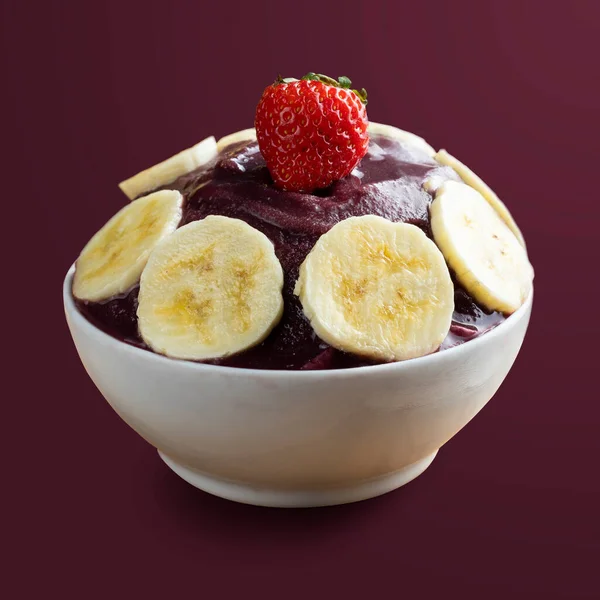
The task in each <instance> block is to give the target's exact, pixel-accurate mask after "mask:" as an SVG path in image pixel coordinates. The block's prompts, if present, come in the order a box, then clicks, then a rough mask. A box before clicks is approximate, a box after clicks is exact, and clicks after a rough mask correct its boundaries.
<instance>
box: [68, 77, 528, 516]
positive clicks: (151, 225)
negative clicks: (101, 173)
mask: <svg viewBox="0 0 600 600" xmlns="http://www.w3.org/2000/svg"><path fill="white" fill-rule="evenodd" d="M365 106H366V94H365V93H364V90H361V91H355V90H351V89H350V84H349V80H347V79H346V78H340V79H339V81H337V82H336V81H335V80H332V79H329V78H327V77H324V76H321V75H315V74H309V75H308V76H307V77H305V78H302V79H301V80H294V79H287V80H282V79H278V81H276V82H275V83H274V84H273V85H272V86H269V87H268V88H267V89H266V90H265V93H264V94H263V97H262V98H261V100H260V102H259V105H258V108H257V114H256V120H255V126H256V127H255V128H251V129H247V130H243V131H241V132H237V133H235V134H231V135H229V136H226V137H225V138H222V139H220V140H219V141H216V140H215V138H213V137H210V138H207V139H205V140H203V141H202V142H200V143H199V144H197V145H196V146H194V147H192V148H189V149H187V150H184V151H183V152H181V153H179V154H177V155H175V156H174V157H172V158H170V159H168V160H166V161H163V162H162V163H159V164H158V165H155V166H154V167H151V168H150V169H147V170H145V171H143V172H142V173H139V174H138V175H136V176H134V177H132V178H130V179H129V180H127V181H125V182H123V183H122V184H121V189H122V190H123V191H124V192H125V194H126V195H127V196H128V197H129V199H130V202H129V203H128V204H127V205H126V206H125V207H124V208H123V209H122V210H121V211H119V212H118V213H117V214H116V215H115V216H114V217H113V218H112V219H111V220H109V221H108V223H107V224H106V225H105V226H104V227H103V228H102V229H101V230H100V231H99V232H98V233H97V234H96V235H95V236H94V237H93V238H92V239H91V240H90V242H89V243H88V244H87V245H86V247H85V248H84V249H83V250H82V252H81V254H80V256H79V258H78V259H77V261H76V262H75V264H74V265H73V267H72V268H71V269H70V271H69V273H68V275H67V277H66V279H65V284H64V301H65V311H66V315H67V321H68V323H69V327H70V330H71V333H72V336H73V339H74V341H75V345H76V347H77V349H78V352H79V355H80V357H81V359H82V362H83V364H84V366H85V368H86V370H87V371H88V373H89V375H90V377H91V378H92V380H93V381H94V383H95V384H96V385H97V387H98V388H99V390H100V391H101V392H102V394H103V395H104V396H105V398H106V399H107V400H108V402H109V403H110V404H111V406H112V407H113V408H114V409H115V411H116V412H117V413H118V414H119V415H120V416H121V417H122V418H123V419H124V420H125V421H126V422H127V423H128V424H129V425H130V426H131V427H132V428H133V429H134V430H135V431H137V432H138V433H139V434H140V435H141V436H142V437H144V438H145V439H146V440H147V441H148V442H149V443H151V444H152V445H153V446H154V447H156V448H157V449H158V450H159V453H160V455H161V457H162V458H163V460H164V461H165V462H166V463H167V465H169V466H170V467H171V468H172V469H173V470H174V471H175V472H176V473H178V474H179V475H180V476H181V477H183V478H184V479H185V480H187V481H189V482H190V483H192V484H193V485H195V486H196V487H199V488H201V489H204V490H206V491H208V492H211V493H214V494H216V495H220V496H223V497H226V498H229V499H233V500H237V501H241V502H248V503H252V504H261V505H269V506H315V505H325V504H338V503H343V502H351V501H355V500H361V499H365V498H368V497H371V496H375V495H379V494H381V493H385V492H387V491H390V490H392V489H395V488H397V487H399V486H400V485H403V484H404V483H407V482H408V481H410V480H411V479H413V478H414V477H416V476H417V475H419V474H420V473H421V472H422V471H423V470H424V469H425V468H427V466H428V465H429V464H430V462H431V461H432V460H433V457H434V456H435V453H436V452H437V450H438V449H439V448H440V447H441V446H442V445H443V444H444V443H445V442H446V441H447V440H448V439H450V437H452V436H453V435H454V434H455V433H456V432H457V431H459V430H460V429H461V428H462V427H463V426H464V425H465V424H466V423H467V422H468V421H469V420H470V419H471V418H472V417H473V416H474V415H475V414H476V413H477V412H478V411H479V410H480V409H481V408H482V407H483V406H484V405H485V403H486V402H487V401H488V400H489V399H490V398H491V397H492V396H493V394H494V393H495V392H496V390H497V389H498V387H499V386H500V384H501V383H502V381H503V379H504V378H505V376H506V374H507V373H508V371H509V369H510V367H511V366H512V364H513V362H514V360H515V358H516V356H517V353H518V351H519V348H520V346H521V343H522V341H523V338H524V335H525V332H526V329H527V324H528V321H529V315H530V312H531V305H532V298H533V285H532V280H533V269H532V267H531V265H530V263H529V260H528V258H527V250H526V248H525V242H524V239H523V236H522V234H521V232H520V230H519V228H518V227H517V225H516V223H515V222H514V219H513V218H512V217H511V215H510V213H509V212H508V209H507V208H506V206H505V205H504V204H503V203H502V202H501V201H500V199H499V198H498V197H497V196H496V194H494V192H493V191H492V190H491V189H490V188H489V187H488V186H487V185H486V184H485V183H484V182H483V181H482V180H481V179H480V178H479V177H478V176H477V175H475V174H474V173H473V172H472V171H471V170H470V169H469V168H468V167H467V166H466V165H464V164H463V163H462V162H460V161H459V160H458V159H456V158H454V157H453V156H452V155H450V154H449V153H448V152H446V151H445V150H440V151H436V150H435V149H434V148H433V147H431V146H430V145H429V144H428V143H427V142H425V140H423V139H422V138H420V137H419V136H416V135H414V134H412V133H409V132H407V131H404V130H401V129H398V128H396V127H392V126H389V125H383V124H378V123H369V122H368V120H367V117H366V108H365Z"/></svg>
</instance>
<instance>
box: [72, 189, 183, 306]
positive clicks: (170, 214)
mask: <svg viewBox="0 0 600 600" xmlns="http://www.w3.org/2000/svg"><path fill="white" fill-rule="evenodd" d="M182 202H183V197H182V195H181V194H180V193H179V192H176V191H173V190H161V191H159V192H154V193H153V194H149V195H148V196H144V197H143V198H140V199H139V200H134V201H133V202H131V203H130V204H128V205H127V206H125V207H124V208H122V209H121V210H120V211H119V212H118V213H117V214H116V215H115V216H114V217H113V218H112V219H110V221H108V223H106V225H104V227H102V229H100V231H98V233H96V235H95V236H94V237H93V238H92V239H91V240H90V241H89V242H88V243H87V245H86V246H85V248H84V249H83V250H82V251H81V254H80V255H79V258H78V259H77V263H76V270H75V277H74V279H73V294H74V295H75V297H76V298H79V299H81V300H88V301H92V302H99V301H101V300H106V299H108V298H111V297H112V296H116V295H117V294H122V293H124V292H126V291H127V290H128V289H129V288H131V287H132V286H133V285H135V284H136V283H137V282H138V280H139V278H140V275H141V274H142V270H143V269H144V267H145V266H146V262H147V261H148V257H149V256H150V252H151V251H152V250H153V248H154V247H155V246H156V245H157V244H158V242H160V240H162V239H163V238H164V237H166V236H168V235H169V234H171V233H173V231H175V229H176V228H177V226H178V225H179V221H180V220H181V205H182Z"/></svg>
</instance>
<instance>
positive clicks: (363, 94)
mask: <svg viewBox="0 0 600 600" xmlns="http://www.w3.org/2000/svg"><path fill="white" fill-rule="evenodd" d="M302 80H303V81H320V82H321V83H324V84H325V85H331V86H333V87H338V88H342V89H344V90H350V86H351V85H352V81H350V79H349V78H348V77H346V76H344V75H342V76H341V77H338V79H337V81H336V80H335V79H333V77H328V76H327V75H322V74H320V73H312V72H311V73H307V74H306V75H305V76H304V77H302ZM293 81H298V80H297V79H294V78H293V77H286V78H283V77H282V76H281V75H278V76H277V79H276V80H275V84H276V85H279V84H280V83H292V82H293ZM350 91H352V92H354V93H355V94H356V95H357V96H358V97H359V98H360V101H361V102H362V103H363V104H364V105H365V106H366V105H367V90H365V88H361V89H360V90H350Z"/></svg>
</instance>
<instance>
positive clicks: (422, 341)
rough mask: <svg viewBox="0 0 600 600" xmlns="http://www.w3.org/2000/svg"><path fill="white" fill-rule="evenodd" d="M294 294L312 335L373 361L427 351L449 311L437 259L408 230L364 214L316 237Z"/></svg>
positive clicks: (445, 275)
mask: <svg viewBox="0 0 600 600" xmlns="http://www.w3.org/2000/svg"><path fill="white" fill-rule="evenodd" d="M294 293H295V294H296V295H297V296H299V297H300V301H301V303H302V307H303V309H304V313H305V315H306V316H307V317H308V319H309V320H310V322H311V324H312V326H313V329H314V330H315V332H316V333H317V335H318V336H319V337H320V338H321V339H323V340H324V341H325V342H327V343H328V344H330V345H331V346H333V347H335V348H338V349H340V350H343V351H345V352H351V353H353V354H359V355H363V356H367V357H370V358H374V359H378V360H387V361H393V360H404V359H408V358H414V357H417V356H422V355H424V354H429V353H431V352H434V351H435V350H436V349H437V348H438V347H439V346H440V344H441V343H442V341H443V340H444V338H445V337H446V335H447V334H448V330H449V329H450V322H451V319H452V312H453V310H454V286H453V284H452V280H451V278H450V273H449V271H448V267H447V266H446V263H445V262H444V257H443V256H442V253H441V252H440V251H439V250H438V248H437V247H436V245H435V244H434V243H433V242H432V241H431V240H430V239H429V238H427V236H426V235H425V234H424V233H423V232H422V231H421V230H420V229H419V228H418V227H416V226H415V225H408V224H405V223H392V222H391V221H388V220H387V219H384V218H382V217H378V216H374V215H367V216H363V217H351V218H349V219H346V220H344V221H341V222H340V223H338V224H337V225H335V226H334V227H332V228H331V229H330V230H329V231H328V232H327V233H325V234H324V235H322V236H321V238H320V239H319V241H318V242H317V243H316V244H315V246H314V248H313V249H312V250H311V252H310V253H309V255H308V256H307V257H306V259H305V260H304V262H303V264H302V266H301V268H300V277H299V278H298V281H297V282H296V288H295V290H294Z"/></svg>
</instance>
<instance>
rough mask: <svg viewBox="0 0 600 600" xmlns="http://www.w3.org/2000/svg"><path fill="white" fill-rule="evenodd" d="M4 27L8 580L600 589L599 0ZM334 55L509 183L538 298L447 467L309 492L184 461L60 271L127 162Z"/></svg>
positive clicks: (450, 448)
mask: <svg viewBox="0 0 600 600" xmlns="http://www.w3.org/2000/svg"><path fill="white" fill-rule="evenodd" d="M271 4H272V6H271ZM1 27H2V63H3V64H2V93H1V95H0V98H1V101H2V103H3V104H4V105H5V107H4V109H3V111H2V114H3V117H5V119H6V123H5V124H4V125H3V128H2V146H3V147H4V151H5V153H6V156H5V160H4V166H5V167H6V171H5V173H4V177H3V179H4V183H3V188H2V201H1V206H2V210H3V213H2V236H1V239H2V247H3V264H2V281H3V283H2V288H3V290H4V294H3V300H2V301H3V305H5V308H3V313H2V316H3V320H2V322H3V341H4V347H5V349H7V350H9V351H10V357H12V358H9V359H5V363H4V367H5V368H4V369H3V380H4V381H5V393H4V394H3V395H2V398H3V399H2V404H3V418H2V426H3V435H2V439H3V442H4V448H5V450H4V454H3V456H4V460H3V463H4V473H3V484H4V485H3V492H2V494H1V496H2V501H3V503H6V508H5V509H3V511H2V513H3V517H4V519H3V520H6V523H5V524H4V525H3V527H2V542H3V544H2V545H3V546H4V547H5V548H8V549H9V550H10V555H11V560H10V562H11V564H10V565H9V568H8V569H7V572H6V573H5V574H4V575H3V577H2V587H3V588H4V590H7V589H8V594H3V595H4V596H5V597H7V598H10V599H11V600H12V599H13V598H45V597H49V596H50V595H51V592H58V593H59V594H58V595H59V596H60V597H61V598H63V599H65V600H66V599H71V598H73V599H75V598H77V599H81V598H85V599H86V600H88V599H89V600H93V599H95V598H102V599H105V598H127V597H129V598H147V599H150V598H181V597H203V598H237V597H247V596H248V597H253V596H254V594H255V593H260V597H263V598H285V599H291V600H293V599H295V598H324V597H331V598H352V597H361V598H376V597H377V598H379V597H392V598H438V597H442V596H443V597H460V598H464V599H467V598H469V599H470V598H478V599H480V598H485V599H490V600H494V599H505V598H519V599H520V598H527V599H531V598H545V599H553V598H569V599H570V598H592V597H594V598H598V597H600V579H599V578H600V575H598V564H599V562H600V560H599V559H600V541H599V540H600V512H599V506H600V477H599V468H598V459H599V458H600V402H599V398H598V397H599V394H598V391H597V381H598V371H599V366H598V339H599V336H600V326H599V324H598V319H597V315H598V297H599V292H600V286H599V283H598V267H597V264H598V262H597V261H598V258H599V253H598V227H599V221H600V219H599V217H600V200H599V198H598V193H599V191H598V185H597V183H596V179H597V173H598V159H597V153H598V143H599V142H598V138H599V136H598V133H599V116H600V104H599V94H600V80H599V71H598V58H599V53H598V39H599V37H600V5H599V3H598V2H597V1H596V0H587V1H583V0H580V1H574V2H568V1H562V2H561V1H558V2H550V0H548V1H544V2H543V1H540V2H534V1H526V0H521V1H516V0H515V1H512V0H511V1H509V0H498V1H496V2H491V1H478V2H470V3H468V4H467V3H465V2H433V1H431V0H430V1H428V2H423V1H416V0H415V1H414V2H411V3H408V2H392V1H390V2H381V1H376V0H370V1H368V2H366V1H365V2H353V1H348V0H347V1H346V2H337V3H328V2H325V1H324V0H321V1H319V2H308V1H305V2H303V3H298V5H297V7H296V8H294V9H293V8H292V3H285V2H280V3H275V2H273V3H270V2H266V1H257V0H249V1H248V2H244V3H241V2H239V3H236V2H220V3H219V2H199V1H196V2H191V1H190V2H160V3H159V2H151V1H148V0H146V1H136V2H125V1H116V0H115V1H111V2H101V1H97V2H85V1H83V0H80V1H78V2H60V1H57V2H37V3H34V2H26V1H19V0H14V1H3V2H2V16H1ZM309 70H316V71H321V72H325V73H329V74H331V75H335V76H337V75H348V76H350V77H352V79H354V81H355V83H356V84H357V85H359V86H365V87H366V88H367V89H368V91H369V97H370V103H369V115H370V117H371V118H372V119H373V120H376V121H383V122H390V123H394V124H397V125H399V126H401V127H404V128H407V129H410V130H414V131H416V132H418V133H420V134H422V135H424V136H425V137H426V138H427V139H428V140H429V141H430V142H431V143H432V144H433V145H435V146H436V147H442V146H443V147H447V148H448V149H449V150H450V151H451V152H452V153H455V154H456V155H458V156H459V157H461V158H463V159H464V160H465V161H466V162H467V163H469V164H471V165H472V166H473V167H474V168H475V169H476V170H477V171H478V172H479V173H480V174H481V175H482V176H483V177H484V178H485V179H487V180H488V181H489V183H490V184H491V185H492V186H493V187H495V188H496V190H497V191H498V193H499V194H500V195H501V197H503V198H504V199H505V201H506V202H507V203H508V205H509V206H510V208H511V210H512V211H513V213H514V215H515V217H516V218H517V220H518V222H519V223H520V225H521V226H522V229H523V231H524V232H525V235H526V238H527V241H528V244H529V249H530V254H531V259H532V261H533V263H534V265H535V267H536V271H537V278H536V299H535V303H534V311H533V319H532V323H531V328H530V331H529V334H528V336H527V339H526V342H525V345H524V347H523V350H522V352H521V354H520V356H519V358H518V360H517V363H516V365H515V367H514V369H513V370H512V372H511V373H510V375H509V377H508V379H507V380H506V382H505V384H504V385H503V387H502V388H501V390H500V391H499V393H498V394H497V395H496V397H495V398H494V400H493V401H492V402H491V403H490V404H489V406H488V407H486V408H485V409H484V410H483V412H482V413H481V414H480V415H479V416H478V417H477V418H476V419H475V420H474V421H473V423H471V424H470V425H469V426H468V427H467V428H466V429H465V430H464V431H463V432H461V433H460V434H459V435H458V436H457V437H456V438H455V439H453V440H452V441H451V442H449V443H448V444H447V446H446V447H444V448H443V450H442V451H441V452H440V454H439V456H438V458H437V459H436V461H435V462H434V463H433V465H432V466H431V468H430V469H429V470H428V471H427V472H426V473H425V474H424V475H423V476H422V477H421V478H419V479H418V480H416V481H415V482H414V483H412V484H410V485H408V486H407V487H405V488H403V489H400V490H398V491H396V492H393V493H391V494H389V495H387V496H383V497H381V498H378V499H375V500H372V501H368V502H363V503H359V504H355V505H349V506H344V507H338V508H327V509H315V510H307V511H301V510H291V511H282V510H269V509H261V508H255V507H248V506H242V505H237V504H233V503H229V502H226V501H223V500H220V499H217V498H213V497H211V496H208V495H206V494H203V493H202V492H200V491H197V490H195V489H193V488H192V487H190V486H188V485H187V484H186V483H184V482H183V481H180V480H179V479H177V477H176V476H175V475H173V474H172V473H171V472H170V471H168V469H167V468H166V467H165V466H164V465H163V464H162V463H161V462H160V460H159V458H158V456H157V455H156V453H155V452H154V450H153V449H152V448H150V447H149V446H148V445H146V443H145V442H143V441H142V440H141V439H140V438H139V437H137V436H136V435H135V434H134V433H133V432H132V431H131V430H129V429H128V428H127V427H126V426H125V425H124V424H123V423H122V422H121V421H120V420H119V419H118V417H117V416H116V415H115V414H114V413H113V412H112V411H111V409H110V408H109V406H108V405H107V404H106V403H105V402H104V400H103V399H102V397H101V396H100V394H99V393H98V391H97V390H96V389H95V387H94V386H93V384H92V383H91V381H90V380H89V379H88V377H87V376H86V374H85V372H84V370H83V367H82V366H81V364H80V363H79V360H78V358H77V355H76V352H75V349H74V347H73V345H72V343H71V340H70V338H69V334H68V331H67V328H66V325H65V323H64V318H63V314H62V306H61V283H62V278H63V275H64V273H65V272H66V270H67V268H68V266H69V265H70V263H71V262H72V261H73V260H74V259H75V257H76V256H77V253H78V252H79V250H80V249H81V247H82V246H83V245H84V243H85V242H86V241H87V239H88V238H89V237H90V236H91V234H92V233H93V232H95V231H96V230H97V229H98V228H99V227H100V226H101V225H102V224H103V223H104V222H105V221H106V220H107V219H108V217H109V216H110V215H112V214H113V213H114V212H115V211H116V210H117V209H118V208H119V207H120V206H121V205H123V203H124V202H125V198H124V197H123V196H122V195H121V193H120V192H119V190H118V189H117V187H116V183H117V182H118V181H120V180H121V179H123V178H125V177H127V176H129V175H131V174H133V173H135V172H136V171H138V170H139V169H142V168H145V167H147V166H149V165H150V164H153V163H155V162H157V161H159V160H161V159H163V158H165V157H166V156H169V155H171V154H173V153H175V152H176V151H178V150H180V149H182V148H184V147H187V146H189V145H191V144H193V143H194V142H196V141H198V140H200V139H202V138H203V137H205V136H206V135H209V134H211V133H214V134H215V135H217V136H220V135H223V134H226V133H229V132H230V131H234V130H237V129H241V128H244V127H248V126H250V125H251V124H252V119H253V111H254V108H255V105H256V102H257V100H258V98H259V95H260V93H261V91H262V88H263V87H264V86H265V85H267V84H268V83H270V82H271V80H273V78H274V77H275V75H277V73H279V72H281V73H282V74H284V75H296V76H299V75H302V74H303V73H304V72H306V71H309ZM6 158H8V162H7V161H6ZM7 211H8V212H7ZM15 290H17V291H20V293H18V294H15V293H14V292H15ZM6 360H9V361H10V362H6ZM5 566H7V565H6V563H5ZM184 594H185V595H184Z"/></svg>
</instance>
